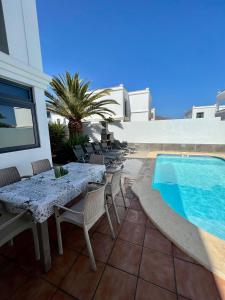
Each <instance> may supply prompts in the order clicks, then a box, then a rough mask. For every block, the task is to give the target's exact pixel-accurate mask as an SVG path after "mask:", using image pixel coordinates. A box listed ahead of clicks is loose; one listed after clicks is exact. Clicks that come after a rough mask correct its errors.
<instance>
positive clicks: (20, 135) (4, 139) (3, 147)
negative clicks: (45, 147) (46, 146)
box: [0, 79, 40, 153]
mask: <svg viewBox="0 0 225 300" xmlns="http://www.w3.org/2000/svg"><path fill="white" fill-rule="evenodd" d="M39 145H40V144H39V138H38V129H37V122H36V113H35V104H34V102H33V97H32V89H31V88H29V87H26V86H22V85H19V84H16V83H12V82H10V81H6V80H3V79H0V153H4V152H10V151H18V150H25V149H31V148H36V147H39Z"/></svg>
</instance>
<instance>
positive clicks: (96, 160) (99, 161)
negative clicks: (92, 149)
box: [89, 154, 105, 165]
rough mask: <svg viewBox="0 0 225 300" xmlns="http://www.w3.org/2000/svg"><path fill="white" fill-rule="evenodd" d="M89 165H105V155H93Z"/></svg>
mask: <svg viewBox="0 0 225 300" xmlns="http://www.w3.org/2000/svg"><path fill="white" fill-rule="evenodd" d="M89 164H96V165H104V164H105V160H104V155H101V154H91V156H90V159H89Z"/></svg>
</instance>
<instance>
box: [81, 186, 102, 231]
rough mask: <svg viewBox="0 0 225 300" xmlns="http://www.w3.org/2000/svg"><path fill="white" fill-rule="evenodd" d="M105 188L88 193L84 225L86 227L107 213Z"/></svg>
mask: <svg viewBox="0 0 225 300" xmlns="http://www.w3.org/2000/svg"><path fill="white" fill-rule="evenodd" d="M105 187H106V183H105V184H104V185H101V187H100V188H98V189H94V190H92V191H89V192H87V194H86V196H85V204H84V223H85V224H86V225H88V224H91V223H94V222H96V221H97V220H98V219H99V218H100V217H101V216H102V215H103V213H104V212H105Z"/></svg>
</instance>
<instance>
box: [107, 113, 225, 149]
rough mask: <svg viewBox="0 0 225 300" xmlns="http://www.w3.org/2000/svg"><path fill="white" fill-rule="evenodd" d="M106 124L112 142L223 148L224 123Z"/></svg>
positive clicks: (151, 122)
mask: <svg viewBox="0 0 225 300" xmlns="http://www.w3.org/2000/svg"><path fill="white" fill-rule="evenodd" d="M120 125H121V126H118V125H113V124H109V126H108V128H109V131H112V132H113V133H114V137H115V139H118V140H120V141H127V142H129V143H160V144H163V143H169V144H225V123H224V122H223V121H220V120H219V119H213V120H206V119H197V120H194V119H181V120H157V121H150V122H148V121H146V122H140V121H138V122H135V121H134V122H122V123H121V124H120Z"/></svg>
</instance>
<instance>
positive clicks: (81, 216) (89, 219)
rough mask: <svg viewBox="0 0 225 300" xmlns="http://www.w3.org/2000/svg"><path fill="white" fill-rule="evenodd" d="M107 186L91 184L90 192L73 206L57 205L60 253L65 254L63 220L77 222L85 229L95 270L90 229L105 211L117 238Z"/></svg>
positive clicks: (56, 215)
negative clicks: (107, 200) (109, 209)
mask: <svg viewBox="0 0 225 300" xmlns="http://www.w3.org/2000/svg"><path fill="white" fill-rule="evenodd" d="M105 187H106V183H105V184H104V185H102V184H101V185H100V187H98V188H97V189H96V185H89V188H88V192H87V193H86V194H85V196H84V197H83V198H82V199H81V200H80V201H79V202H78V203H76V204H75V205H73V206H72V207H70V208H67V207H63V206H60V205H58V206H55V218H56V228H57V236H58V247H59V254H61V255H62V254H63V245H62V236H61V228H60V224H61V222H69V223H72V224H75V225H77V226H79V227H81V228H83V230H84V237H85V240H86V244H87V249H88V254H89V257H90V262H91V267H92V269H93V270H94V271H96V270H97V267H96V263H95V258H94V254H93V250H92V246H91V242H90V237H89V233H88V231H89V230H90V229H91V227H92V226H93V225H94V224H95V223H96V222H97V221H98V220H99V219H100V218H101V216H102V215H103V214H104V213H106V216H107V220H108V223H109V226H110V230H111V234H112V238H113V239H114V238H115V234H114V230H113V227H112V222H111V219H110V215H109V212H108V207H107V204H106V202H105ZM59 209H62V210H64V211H65V212H63V213H62V214H60V213H59Z"/></svg>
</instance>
